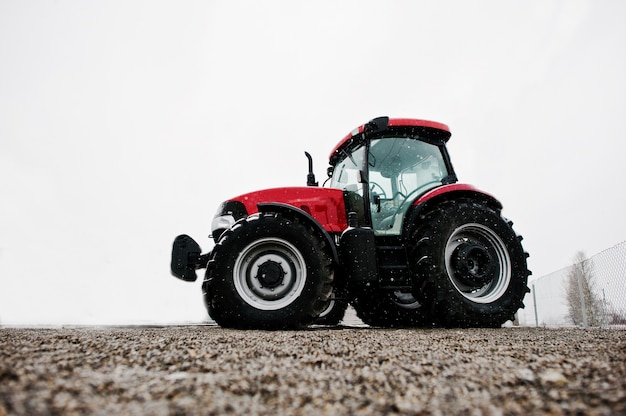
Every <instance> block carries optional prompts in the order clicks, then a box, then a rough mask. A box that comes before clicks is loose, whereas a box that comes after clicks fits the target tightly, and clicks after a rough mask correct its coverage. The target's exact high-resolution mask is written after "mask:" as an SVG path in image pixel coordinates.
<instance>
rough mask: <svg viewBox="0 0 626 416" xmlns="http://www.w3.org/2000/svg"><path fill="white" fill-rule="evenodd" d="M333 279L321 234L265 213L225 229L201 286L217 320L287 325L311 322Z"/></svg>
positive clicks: (261, 325)
mask: <svg viewBox="0 0 626 416" xmlns="http://www.w3.org/2000/svg"><path fill="white" fill-rule="evenodd" d="M332 280H333V272H332V268H331V259H330V257H329V255H328V254H327V249H326V247H325V246H324V243H323V241H322V239H321V238H319V237H317V236H316V235H315V233H313V232H312V230H310V229H309V228H308V227H306V226H305V225H303V224H302V223H300V222H299V221H298V220H296V219H288V218H285V217H282V216H280V215H271V214H264V215H254V216H251V217H248V218H246V219H245V220H242V221H240V222H239V223H237V224H235V225H234V226H233V227H232V228H231V229H229V230H227V231H226V232H224V234H223V235H222V236H221V237H220V240H219V242H218V244H217V245H216V246H215V248H214V249H213V251H212V253H211V259H210V260H209V266H208V268H207V278H206V280H205V282H204V285H203V289H204V296H205V303H206V305H207V309H208V311H209V315H210V316H211V318H213V319H214V320H215V321H216V322H217V323H218V324H219V325H220V326H223V327H229V328H256V329H289V328H300V327H303V326H306V325H308V324H310V323H311V322H312V321H313V320H314V318H315V317H316V316H317V315H318V314H319V313H320V312H321V311H322V309H323V308H324V306H325V305H326V304H327V301H328V298H329V296H330V293H331V290H332V286H331V285H332Z"/></svg>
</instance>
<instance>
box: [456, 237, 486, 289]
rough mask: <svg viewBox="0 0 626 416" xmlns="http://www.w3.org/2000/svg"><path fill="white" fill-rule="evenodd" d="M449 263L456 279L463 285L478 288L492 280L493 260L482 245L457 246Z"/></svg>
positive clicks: (468, 243)
mask: <svg viewBox="0 0 626 416" xmlns="http://www.w3.org/2000/svg"><path fill="white" fill-rule="evenodd" d="M451 262H452V267H453V269H454V274H455V275H456V278H457V279H458V280H459V281H460V282H462V283H463V284H465V285H468V286H472V287H480V286H483V285H485V284H487V283H489V282H490V281H491V280H492V279H493V278H494V270H495V269H496V268H495V267H494V263H493V259H492V257H491V254H489V251H488V250H487V249H486V248H485V247H483V246H482V245H479V244H476V243H472V242H466V243H464V244H461V245H459V246H458V247H457V248H456V249H455V250H454V252H453V254H452V258H451Z"/></svg>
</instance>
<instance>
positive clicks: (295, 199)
mask: <svg viewBox="0 0 626 416" xmlns="http://www.w3.org/2000/svg"><path fill="white" fill-rule="evenodd" d="M231 200H232V201H239V202H241V203H243V204H244V206H245V207H246V210H247V211H248V215H250V214H254V213H256V212H258V211H259V210H258V208H257V204H259V203H271V202H279V203H283V204H288V205H291V206H294V207H296V208H299V209H301V210H303V211H305V212H306V213H307V214H309V215H311V216H312V217H313V218H315V220H316V221H317V222H319V223H320V224H321V225H322V227H324V229H325V230H326V231H328V232H341V231H343V230H345V229H346V228H347V227H348V221H347V218H346V208H345V204H344V201H343V191H342V190H341V189H333V188H317V187H312V186H303V187H292V188H273V189H264V190H261V191H255V192H250V193H248V194H243V195H240V196H238V197H235V198H232V199H231Z"/></svg>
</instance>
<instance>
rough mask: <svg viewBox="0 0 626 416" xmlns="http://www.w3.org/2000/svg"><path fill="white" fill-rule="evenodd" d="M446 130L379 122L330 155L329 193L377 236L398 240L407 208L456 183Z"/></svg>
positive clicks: (421, 123)
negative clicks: (339, 196) (335, 192)
mask: <svg viewBox="0 0 626 416" xmlns="http://www.w3.org/2000/svg"><path fill="white" fill-rule="evenodd" d="M449 137H450V133H449V130H448V128H447V126H445V125H443V124H440V123H434V122H430V121H424V120H413V119H410V120H409V119H387V118H386V117H383V118H380V119H375V120H373V121H372V122H370V123H368V124H366V125H364V126H362V127H360V128H359V129H357V130H355V131H353V132H352V133H351V134H350V135H348V136H347V137H346V138H344V140H343V141H342V142H341V143H340V144H339V145H338V146H337V148H336V149H335V150H334V151H333V153H331V156H330V164H331V167H330V168H329V174H330V175H331V182H330V187H331V188H339V189H342V190H343V191H344V195H345V200H346V205H347V207H346V208H347V210H348V211H353V212H356V213H357V218H358V221H359V224H360V225H362V226H368V227H372V229H373V230H374V233H375V235H381V236H383V235H400V234H401V232H402V223H403V219H404V217H405V214H406V212H407V210H408V209H409V207H410V206H411V205H412V204H413V202H415V201H416V200H417V199H418V197H419V196H421V195H423V194H424V193H426V192H428V191H430V190H431V189H433V188H436V187H439V186H442V185H445V184H449V183H453V182H456V177H455V175H454V172H453V169H452V164H451V163H450V158H449V156H448V153H447V151H446V147H445V143H446V141H447V140H448V138H449Z"/></svg>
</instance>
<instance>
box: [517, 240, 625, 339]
mask: <svg viewBox="0 0 626 416" xmlns="http://www.w3.org/2000/svg"><path fill="white" fill-rule="evenodd" d="M573 266H574V265H573ZM573 266H570V267H566V268H564V269H561V270H558V271H556V272H554V273H551V274H549V275H546V276H543V277H541V278H539V279H535V280H531V281H530V282H529V284H528V286H529V287H530V290H531V291H530V293H529V294H528V295H526V298H525V299H524V304H525V305H526V307H525V308H524V309H520V311H519V312H518V320H519V324H520V325H525V326H535V325H538V326H544V325H547V326H554V325H580V326H622V327H625V326H626V241H624V242H622V243H620V244H618V245H616V246H615V247H612V248H609V249H607V250H604V251H603V252H601V253H598V254H596V255H594V256H592V257H590V258H588V259H586V260H585V266H586V267H587V269H586V270H588V271H589V273H588V275H586V276H582V277H581V276H579V275H577V274H576V273H575V272H573V268H574V267H573ZM572 279H573V280H572ZM584 284H588V288H589V289H590V290H589V292H590V293H589V294H585V293H584V292H585V291H584V290H583V287H584ZM568 287H569V288H571V289H572V290H570V293H569V294H568ZM586 287H587V286H585V288H586ZM577 294H579V295H577Z"/></svg>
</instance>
